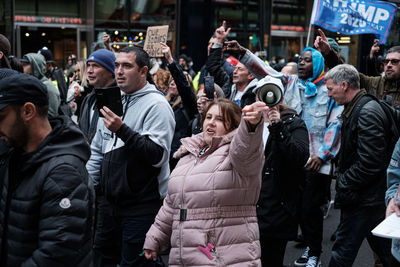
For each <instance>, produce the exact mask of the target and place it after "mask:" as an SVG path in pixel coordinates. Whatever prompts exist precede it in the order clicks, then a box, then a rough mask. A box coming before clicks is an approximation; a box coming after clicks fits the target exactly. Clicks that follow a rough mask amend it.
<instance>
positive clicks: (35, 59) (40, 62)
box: [24, 53, 46, 80]
mask: <svg viewBox="0 0 400 267" xmlns="http://www.w3.org/2000/svg"><path fill="white" fill-rule="evenodd" d="M24 57H26V58H28V60H29V63H30V64H31V71H32V75H33V76H35V77H36V78H38V79H39V80H40V79H42V78H43V77H44V76H45V73H46V59H45V58H44V56H43V55H41V54H35V53H28V54H26V55H24Z"/></svg>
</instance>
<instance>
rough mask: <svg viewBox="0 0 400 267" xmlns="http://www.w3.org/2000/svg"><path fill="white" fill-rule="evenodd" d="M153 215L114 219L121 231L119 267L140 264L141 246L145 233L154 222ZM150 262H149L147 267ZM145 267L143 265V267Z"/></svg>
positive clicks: (130, 266) (131, 266)
mask: <svg viewBox="0 0 400 267" xmlns="http://www.w3.org/2000/svg"><path fill="white" fill-rule="evenodd" d="M154 218H155V215H141V216H136V217H122V216H119V217H115V219H116V223H117V225H118V227H119V228H120V231H121V237H122V250H121V263H120V267H133V266H138V265H139V262H142V261H143V259H142V257H143V256H139V254H141V253H142V252H143V244H144V240H145V238H146V233H147V231H148V230H149V229H150V226H151V225H152V224H153V222H154ZM150 264H151V262H149V265H150ZM143 266H145V265H143Z"/></svg>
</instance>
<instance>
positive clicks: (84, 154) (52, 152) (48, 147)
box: [22, 116, 90, 171]
mask: <svg viewBox="0 0 400 267" xmlns="http://www.w3.org/2000/svg"><path fill="white" fill-rule="evenodd" d="M50 124H51V127H52V131H51V132H50V134H49V135H47V137H46V138H45V139H44V140H43V142H42V143H41V144H40V145H39V147H38V148H37V149H36V150H35V151H33V152H30V153H26V154H24V158H25V157H26V158H27V160H26V162H24V164H23V169H22V171H26V170H29V169H30V168H32V167H34V166H36V165H38V164H41V163H42V162H45V161H47V160H49V159H50V158H53V157H57V156H61V155H73V156H76V157H79V158H81V159H82V160H83V161H85V162H87V161H88V160H89V157H90V147H89V144H88V143H87V141H86V140H85V138H84V136H83V133H82V132H81V130H80V129H79V128H78V127H77V126H76V125H75V124H74V123H73V122H72V120H71V119H70V118H69V117H67V116H59V117H55V118H52V119H50Z"/></svg>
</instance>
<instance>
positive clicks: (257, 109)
mask: <svg viewBox="0 0 400 267" xmlns="http://www.w3.org/2000/svg"><path fill="white" fill-rule="evenodd" d="M267 110H268V107H267V106H266V105H265V103H264V102H261V101H257V102H254V103H253V104H251V105H248V106H245V107H244V108H243V109H242V113H243V119H244V120H245V121H247V122H248V123H250V125H252V126H255V125H257V124H258V123H260V121H261V120H262V118H263V113H264V112H265V111H267Z"/></svg>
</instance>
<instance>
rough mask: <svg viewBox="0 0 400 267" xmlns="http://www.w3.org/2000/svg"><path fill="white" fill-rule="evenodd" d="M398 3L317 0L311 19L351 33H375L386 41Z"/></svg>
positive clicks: (338, 30) (339, 30) (380, 39)
mask: <svg viewBox="0 0 400 267" xmlns="http://www.w3.org/2000/svg"><path fill="white" fill-rule="evenodd" d="M396 10H397V6H396V4H393V3H388V2H383V1H363V0H351V1H350V0H314V8H313V16H312V18H311V23H312V24H315V25H318V26H321V27H323V28H325V29H327V30H329V31H333V32H339V33H342V34H347V35H355V34H365V33H372V34H375V35H376V36H377V37H378V38H379V42H380V43H381V44H384V43H386V39H387V37H388V35H389V32H390V27H391V26H392V22H393V19H394V14H395V12H396Z"/></svg>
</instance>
